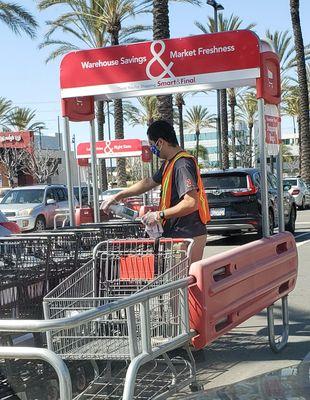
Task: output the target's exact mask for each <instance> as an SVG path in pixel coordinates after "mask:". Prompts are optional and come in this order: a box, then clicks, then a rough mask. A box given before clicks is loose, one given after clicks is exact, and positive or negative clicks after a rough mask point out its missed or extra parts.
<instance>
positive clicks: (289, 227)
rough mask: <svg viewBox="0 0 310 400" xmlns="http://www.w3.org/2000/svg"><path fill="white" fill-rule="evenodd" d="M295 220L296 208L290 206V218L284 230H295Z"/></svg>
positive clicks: (292, 231)
mask: <svg viewBox="0 0 310 400" xmlns="http://www.w3.org/2000/svg"><path fill="white" fill-rule="evenodd" d="M295 221H296V208H295V207H292V209H291V212H290V219H289V220H288V223H287V224H286V225H285V230H287V231H289V232H291V233H294V232H295Z"/></svg>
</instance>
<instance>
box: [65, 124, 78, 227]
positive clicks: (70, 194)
mask: <svg viewBox="0 0 310 400" xmlns="http://www.w3.org/2000/svg"><path fill="white" fill-rule="evenodd" d="M64 148H65V162H66V176H67V188H68V205H69V217H70V226H75V207H74V202H73V186H72V176H71V171H72V166H71V159H70V127H69V118H68V117H64Z"/></svg>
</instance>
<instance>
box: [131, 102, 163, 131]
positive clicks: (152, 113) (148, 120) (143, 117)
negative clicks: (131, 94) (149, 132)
mask: <svg viewBox="0 0 310 400" xmlns="http://www.w3.org/2000/svg"><path fill="white" fill-rule="evenodd" d="M137 100H138V102H139V104H140V107H139V108H138V107H131V108H130V109H129V110H128V122H129V123H130V124H131V125H147V126H150V125H151V124H152V123H153V122H154V121H155V120H156V119H158V111H157V97H156V96H149V97H138V98H137Z"/></svg>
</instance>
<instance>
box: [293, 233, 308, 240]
mask: <svg viewBox="0 0 310 400" xmlns="http://www.w3.org/2000/svg"><path fill="white" fill-rule="evenodd" d="M307 235H310V232H304V233H300V234H299V235H295V239H298V238H300V237H303V236H307Z"/></svg>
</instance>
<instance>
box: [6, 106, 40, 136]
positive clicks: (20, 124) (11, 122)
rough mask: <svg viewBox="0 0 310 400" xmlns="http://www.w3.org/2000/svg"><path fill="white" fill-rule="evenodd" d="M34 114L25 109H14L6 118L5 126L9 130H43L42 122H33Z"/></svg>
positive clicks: (32, 111)
mask: <svg viewBox="0 0 310 400" xmlns="http://www.w3.org/2000/svg"><path fill="white" fill-rule="evenodd" d="M35 116H36V113H35V111H34V110H31V109H30V108H27V107H15V108H13V109H12V110H11V112H10V113H9V114H8V116H7V126H8V127H9V128H10V130H16V131H33V132H37V131H40V129H45V124H44V122H34V119H35Z"/></svg>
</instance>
